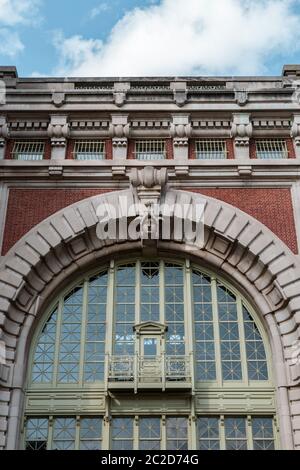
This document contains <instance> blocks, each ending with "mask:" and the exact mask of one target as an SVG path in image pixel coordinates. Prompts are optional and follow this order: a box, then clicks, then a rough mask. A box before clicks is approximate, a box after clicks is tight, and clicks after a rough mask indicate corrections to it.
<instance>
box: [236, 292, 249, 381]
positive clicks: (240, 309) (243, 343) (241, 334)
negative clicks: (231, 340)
mask: <svg viewBox="0 0 300 470" xmlns="http://www.w3.org/2000/svg"><path fill="white" fill-rule="evenodd" d="M236 306H237V318H238V329H239V338H240V349H241V366H242V377H243V382H245V383H247V384H248V385H249V379H248V367H247V351H246V340H245V330H244V317H243V304H242V300H241V298H240V297H237V299H236Z"/></svg>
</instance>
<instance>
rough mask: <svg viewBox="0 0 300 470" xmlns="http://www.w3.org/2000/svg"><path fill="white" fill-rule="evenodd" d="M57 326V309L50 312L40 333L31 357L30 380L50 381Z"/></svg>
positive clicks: (34, 381) (36, 381) (35, 381)
mask: <svg viewBox="0 0 300 470" xmlns="http://www.w3.org/2000/svg"><path fill="white" fill-rule="evenodd" d="M56 328H57V309H56V310H55V311H54V312H53V313H52V314H51V316H50V318H49V320H48V321H47V323H46V324H45V326H44V328H43V330H42V333H41V334H40V337H39V341H38V344H37V346H36V350H35V353H34V357H33V366H32V382H33V383H50V382H52V379H53V368H54V353H55V340H56Z"/></svg>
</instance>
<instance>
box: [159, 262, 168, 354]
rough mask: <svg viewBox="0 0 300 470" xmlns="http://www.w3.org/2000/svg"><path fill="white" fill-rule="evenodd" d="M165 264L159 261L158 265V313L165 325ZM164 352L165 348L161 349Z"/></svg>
mask: <svg viewBox="0 0 300 470" xmlns="http://www.w3.org/2000/svg"><path fill="white" fill-rule="evenodd" d="M164 270H165V263H164V261H160V263H159V311H160V321H161V323H165V317H166V314H165V308H166V305H165V276H164ZM163 350H164V351H165V347H163Z"/></svg>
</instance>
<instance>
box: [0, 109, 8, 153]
mask: <svg viewBox="0 0 300 470" xmlns="http://www.w3.org/2000/svg"><path fill="white" fill-rule="evenodd" d="M8 137H9V129H8V125H7V122H6V117H5V116H0V160H3V159H4V157H5V146H6V139H7V138H8Z"/></svg>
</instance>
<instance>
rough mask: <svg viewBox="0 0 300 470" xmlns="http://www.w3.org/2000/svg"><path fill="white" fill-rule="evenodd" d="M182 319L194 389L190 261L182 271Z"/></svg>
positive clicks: (193, 338) (194, 342)
mask: <svg viewBox="0 0 300 470" xmlns="http://www.w3.org/2000/svg"><path fill="white" fill-rule="evenodd" d="M183 276H184V293H183V295H184V299H185V300H184V318H185V324H186V330H187V331H186V332H185V348H186V355H187V356H189V358H190V373H191V375H192V384H193V389H194V387H195V376H196V368H195V362H196V361H195V351H196V347H195V344H196V338H195V328H193V324H195V321H194V309H193V282H192V267H191V264H190V261H188V260H187V261H186V263H185V266H184V270H183Z"/></svg>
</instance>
